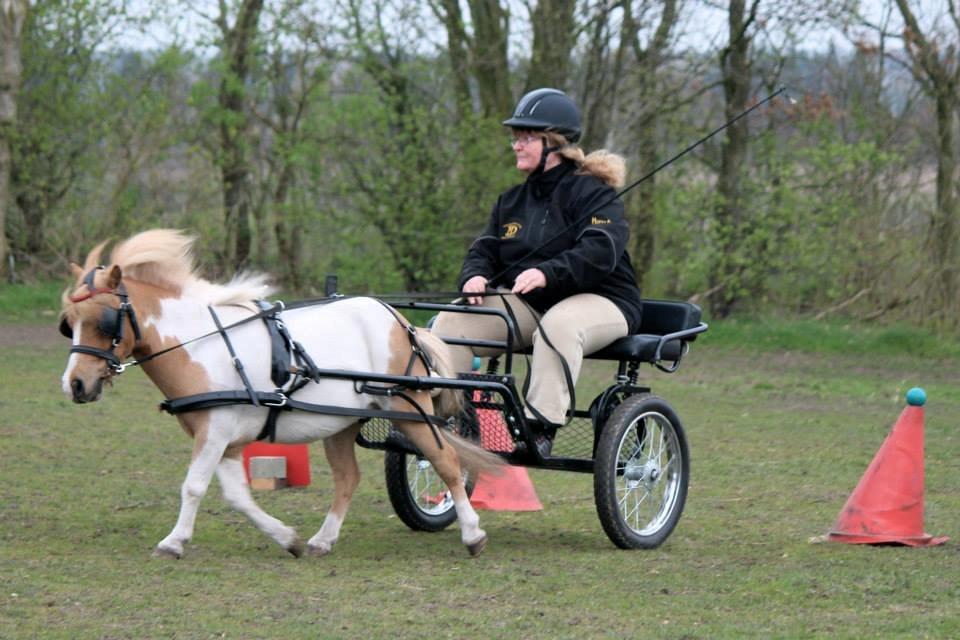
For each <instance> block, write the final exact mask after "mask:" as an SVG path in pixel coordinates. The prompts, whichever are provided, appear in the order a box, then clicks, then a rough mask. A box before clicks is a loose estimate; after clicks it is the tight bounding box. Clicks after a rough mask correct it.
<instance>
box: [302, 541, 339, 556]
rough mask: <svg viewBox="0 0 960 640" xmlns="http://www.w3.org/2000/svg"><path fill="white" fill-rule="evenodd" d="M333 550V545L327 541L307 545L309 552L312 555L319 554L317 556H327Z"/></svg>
mask: <svg viewBox="0 0 960 640" xmlns="http://www.w3.org/2000/svg"><path fill="white" fill-rule="evenodd" d="M331 551H333V547H331V546H330V545H329V544H327V543H326V542H321V543H320V544H310V545H307V553H309V554H310V555H311V556H317V557H320V556H325V555H327V554H329V553H330V552H331Z"/></svg>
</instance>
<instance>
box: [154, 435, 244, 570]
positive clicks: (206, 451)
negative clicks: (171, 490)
mask: <svg viewBox="0 0 960 640" xmlns="http://www.w3.org/2000/svg"><path fill="white" fill-rule="evenodd" d="M226 448H227V444H226V443H225V442H219V441H217V440H215V439H210V438H208V437H207V430H206V429H202V430H201V431H199V432H195V433H194V440H193V460H192V461H191V462H190V468H189V469H188V470H187V477H186V478H185V479H184V481H183V485H181V487H180V515H179V516H178V517H177V524H176V525H175V526H174V527H173V530H172V531H171V532H170V534H169V535H168V536H167V537H166V538H164V539H163V540H161V541H160V543H159V544H157V548H156V549H155V550H154V555H156V556H161V557H173V558H179V557H181V556H182V555H183V545H184V544H185V543H186V542H188V541H189V540H190V538H191V537H192V536H193V524H194V522H195V521H196V518H197V509H199V507H200V500H202V499H203V496H204V495H205V494H206V492H207V488H208V487H209V486H210V479H211V478H212V477H213V472H214V469H216V467H217V463H219V462H220V459H221V458H222V457H223V452H224V450H226Z"/></svg>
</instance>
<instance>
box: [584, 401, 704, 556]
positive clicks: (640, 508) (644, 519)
mask: <svg viewBox="0 0 960 640" xmlns="http://www.w3.org/2000/svg"><path fill="white" fill-rule="evenodd" d="M689 481H690V454H689V451H688V449H687V437H686V435H685V434H684V432H683V425H681V424H680V419H679V418H678V417H677V414H676V413H675V412H674V410H673V409H672V408H671V407H670V405H669V404H667V403H666V402H665V401H664V400H663V399H662V398H658V397H657V396H654V395H650V394H648V393H643V394H638V395H634V396H630V397H629V398H627V399H625V400H624V401H623V402H622V403H621V404H620V406H618V407H617V409H616V410H615V411H614V412H613V415H611V416H610V419H609V420H608V421H607V423H606V424H605V425H604V426H603V432H602V433H601V434H600V442H599V444H598V445H597V454H596V457H595V458H594V472H593V494H594V500H595V502H596V506H597V515H598V516H599V517H600V524H601V525H603V530H604V531H605V532H606V533H607V536H608V537H609V538H610V540H611V541H612V542H613V543H614V544H615V545H617V546H618V547H620V548H621V549H652V548H655V547H658V546H660V545H661V544H663V542H664V540H666V539H667V537H669V536H670V533H671V532H672V531H673V528H674V527H676V526H677V522H678V521H679V520H680V514H682V513H683V505H684V503H685V502H686V499H687V484H688V483H689Z"/></svg>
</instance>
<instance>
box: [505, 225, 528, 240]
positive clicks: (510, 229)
mask: <svg viewBox="0 0 960 640" xmlns="http://www.w3.org/2000/svg"><path fill="white" fill-rule="evenodd" d="M522 228H523V225H522V224H520V223H519V222H508V223H507V224H505V225H503V235H502V236H501V237H500V239H501V240H508V239H510V238H513V237H515V236H516V235H517V233H519V232H520V229H522Z"/></svg>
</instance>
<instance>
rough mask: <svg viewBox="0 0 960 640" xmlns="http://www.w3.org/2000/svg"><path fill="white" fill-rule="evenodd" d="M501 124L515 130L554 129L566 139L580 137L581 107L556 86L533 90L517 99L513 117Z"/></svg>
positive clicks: (577, 138) (574, 140)
mask: <svg viewBox="0 0 960 640" xmlns="http://www.w3.org/2000/svg"><path fill="white" fill-rule="evenodd" d="M503 124H504V125H505V126H508V127H513V128H514V129H531V130H534V131H555V132H557V133H559V134H560V135H562V136H563V137H564V138H566V139H567V141H569V142H576V141H577V140H579V139H580V110H579V109H577V105H575V104H573V100H571V99H570V97H569V96H568V95H567V94H565V93H564V92H563V91H558V90H557V89H534V90H533V91H531V92H530V93H528V94H526V95H525V96H523V97H522V98H520V102H518V103H517V106H516V108H515V109H514V110H513V117H512V118H508V119H506V120H504V121H503Z"/></svg>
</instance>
